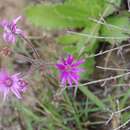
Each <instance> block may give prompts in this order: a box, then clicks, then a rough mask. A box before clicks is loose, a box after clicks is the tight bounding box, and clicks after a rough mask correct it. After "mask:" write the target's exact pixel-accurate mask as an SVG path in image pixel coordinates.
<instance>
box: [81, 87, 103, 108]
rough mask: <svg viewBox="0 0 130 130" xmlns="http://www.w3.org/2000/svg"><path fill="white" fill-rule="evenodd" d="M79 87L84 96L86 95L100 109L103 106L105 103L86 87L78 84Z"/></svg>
mask: <svg viewBox="0 0 130 130" xmlns="http://www.w3.org/2000/svg"><path fill="white" fill-rule="evenodd" d="M79 89H80V90H81V92H82V93H83V94H84V95H85V96H87V97H88V98H89V99H90V100H91V101H92V102H93V103H94V104H95V105H97V106H98V107H99V108H101V109H104V108H105V104H104V103H103V102H102V101H101V100H100V99H99V98H98V97H97V96H95V95H94V94H93V93H92V92H91V91H90V90H89V89H88V88H87V87H84V86H80V87H79Z"/></svg>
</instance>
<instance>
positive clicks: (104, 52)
mask: <svg viewBox="0 0 130 130" xmlns="http://www.w3.org/2000/svg"><path fill="white" fill-rule="evenodd" d="M128 46H130V44H125V45H122V46H118V47H115V48H112V49H109V50H106V51H103V52H102V51H101V52H99V53H97V54H95V55H90V56H87V57H86V58H92V57H97V56H100V55H104V54H106V53H108V52H111V51H115V50H118V49H120V48H124V47H128Z"/></svg>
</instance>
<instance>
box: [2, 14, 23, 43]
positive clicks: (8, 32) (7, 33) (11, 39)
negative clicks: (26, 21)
mask: <svg viewBox="0 0 130 130" xmlns="http://www.w3.org/2000/svg"><path fill="white" fill-rule="evenodd" d="M20 19H21V16H18V17H17V18H15V19H14V20H13V21H11V22H10V21H7V20H3V21H2V22H1V26H2V27H3V30H4V32H3V39H4V40H5V41H6V42H7V43H15V42H16V35H24V33H23V31H22V30H21V29H20V28H18V27H17V22H18V21H19V20H20Z"/></svg>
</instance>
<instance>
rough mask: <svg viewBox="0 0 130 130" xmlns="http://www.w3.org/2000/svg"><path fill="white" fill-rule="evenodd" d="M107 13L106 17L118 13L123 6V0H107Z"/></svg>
mask: <svg viewBox="0 0 130 130" xmlns="http://www.w3.org/2000/svg"><path fill="white" fill-rule="evenodd" d="M105 1H106V2H105V7H104V9H105V11H104V15H103V16H104V17H107V16H109V15H111V14H112V13H113V12H115V11H117V10H118V8H119V7H120V5H121V2H122V0H105Z"/></svg>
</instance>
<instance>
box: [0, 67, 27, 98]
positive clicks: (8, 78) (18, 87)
mask: <svg viewBox="0 0 130 130" xmlns="http://www.w3.org/2000/svg"><path fill="white" fill-rule="evenodd" d="M26 89H27V83H26V81H24V80H23V79H22V78H21V77H20V73H16V74H13V75H10V74H9V73H8V72H7V70H6V69H1V70H0V92H1V93H2V94H3V96H4V100H5V99H6V97H7V95H8V94H9V93H10V92H12V93H13V94H14V95H15V96H16V97H17V98H18V99H21V98H22V96H21V93H23V92H25V90H26Z"/></svg>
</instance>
